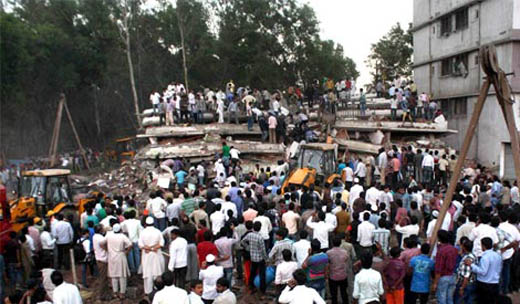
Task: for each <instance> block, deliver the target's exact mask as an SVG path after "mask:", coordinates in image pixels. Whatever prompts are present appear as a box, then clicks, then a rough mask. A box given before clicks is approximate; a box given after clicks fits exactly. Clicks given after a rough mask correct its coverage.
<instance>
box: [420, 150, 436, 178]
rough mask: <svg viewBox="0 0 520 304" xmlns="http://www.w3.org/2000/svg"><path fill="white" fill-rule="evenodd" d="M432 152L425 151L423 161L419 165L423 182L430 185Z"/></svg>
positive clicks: (432, 166)
mask: <svg viewBox="0 0 520 304" xmlns="http://www.w3.org/2000/svg"><path fill="white" fill-rule="evenodd" d="M432 153H433V152H432V151H429V153H428V151H426V153H424V157H423V161H422V164H421V167H422V171H423V182H424V183H426V184H427V185H430V184H431V183H432V181H433V168H434V166H435V160H434V159H433V155H432Z"/></svg>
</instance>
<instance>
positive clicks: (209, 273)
mask: <svg viewBox="0 0 520 304" xmlns="http://www.w3.org/2000/svg"><path fill="white" fill-rule="evenodd" d="M206 265H207V268H206V269H202V270H201V271H200V272H199V279H201V280H202V284H203V290H204V292H203V293H202V299H203V300H204V301H205V302H206V301H213V300H215V298H216V297H217V296H218V293H217V280H218V279H220V278H222V277H223V276H224V268H223V267H222V266H216V265H215V256H214V255H212V254H208V255H207V256H206Z"/></svg>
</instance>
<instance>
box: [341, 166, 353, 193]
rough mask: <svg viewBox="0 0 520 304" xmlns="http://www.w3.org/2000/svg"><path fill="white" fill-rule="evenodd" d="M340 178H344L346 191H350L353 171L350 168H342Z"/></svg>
mask: <svg viewBox="0 0 520 304" xmlns="http://www.w3.org/2000/svg"><path fill="white" fill-rule="evenodd" d="M341 175H342V176H345V186H346V188H347V190H349V191H350V188H351V187H352V184H353V182H354V170H352V168H350V167H349V166H346V167H345V168H343V172H342V173H341Z"/></svg>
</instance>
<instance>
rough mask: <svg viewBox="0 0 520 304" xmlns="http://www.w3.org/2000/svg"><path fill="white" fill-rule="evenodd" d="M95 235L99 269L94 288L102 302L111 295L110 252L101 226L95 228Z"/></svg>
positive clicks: (93, 242) (95, 254)
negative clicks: (108, 281)
mask: <svg viewBox="0 0 520 304" xmlns="http://www.w3.org/2000/svg"><path fill="white" fill-rule="evenodd" d="M94 231H95V233H94V235H93V236H92V247H93V249H94V256H95V258H96V264H97V267H98V275H97V280H96V283H95V287H94V293H95V294H96V295H97V296H98V297H99V299H100V300H106V298H107V297H108V296H109V295H110V294H111V292H110V290H109V284H107V281H106V280H107V279H108V252H107V250H106V249H107V247H106V244H107V243H106V238H105V237H104V236H103V235H102V234H101V233H102V232H103V228H102V227H101V226H99V225H98V226H96V227H94Z"/></svg>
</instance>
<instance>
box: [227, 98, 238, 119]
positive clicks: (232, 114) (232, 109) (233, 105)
mask: <svg viewBox="0 0 520 304" xmlns="http://www.w3.org/2000/svg"><path fill="white" fill-rule="evenodd" d="M228 112H229V114H228V115H229V117H228V123H231V121H233V122H234V123H235V124H237V125H238V104H237V101H236V99H235V98H234V99H232V100H231V102H230V103H229V105H228Z"/></svg>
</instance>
